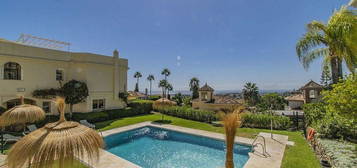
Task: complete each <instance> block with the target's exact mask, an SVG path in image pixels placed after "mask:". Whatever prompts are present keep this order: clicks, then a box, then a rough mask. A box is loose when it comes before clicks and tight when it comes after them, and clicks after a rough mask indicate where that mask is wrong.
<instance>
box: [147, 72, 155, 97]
mask: <svg viewBox="0 0 357 168" xmlns="http://www.w3.org/2000/svg"><path fill="white" fill-rule="evenodd" d="M146 79H147V80H148V81H149V82H150V96H151V85H152V81H153V80H155V77H154V75H152V74H150V75H149V76H148V77H147V78H146Z"/></svg>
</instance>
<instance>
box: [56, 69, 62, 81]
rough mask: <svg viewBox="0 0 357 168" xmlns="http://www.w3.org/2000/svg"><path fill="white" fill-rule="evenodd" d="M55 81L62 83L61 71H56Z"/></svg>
mask: <svg viewBox="0 0 357 168" xmlns="http://www.w3.org/2000/svg"><path fill="white" fill-rule="evenodd" d="M56 81H63V70H60V69H57V70H56Z"/></svg>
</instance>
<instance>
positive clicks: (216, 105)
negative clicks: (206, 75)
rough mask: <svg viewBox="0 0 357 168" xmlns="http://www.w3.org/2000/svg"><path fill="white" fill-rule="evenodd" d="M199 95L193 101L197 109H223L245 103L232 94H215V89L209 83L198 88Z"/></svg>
mask: <svg viewBox="0 0 357 168" xmlns="http://www.w3.org/2000/svg"><path fill="white" fill-rule="evenodd" d="M198 93H199V97H198V98H197V99H195V100H193V101H192V107H193V108H195V109H203V110H211V111H221V110H227V109H232V108H233V107H234V106H237V105H241V104H243V102H242V100H240V99H236V98H234V97H230V96H215V95H214V89H213V88H212V87H210V86H209V85H207V83H206V84H205V85H204V86H203V87H201V88H200V89H199V90H198Z"/></svg>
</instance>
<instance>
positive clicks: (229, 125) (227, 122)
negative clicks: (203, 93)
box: [222, 108, 241, 168]
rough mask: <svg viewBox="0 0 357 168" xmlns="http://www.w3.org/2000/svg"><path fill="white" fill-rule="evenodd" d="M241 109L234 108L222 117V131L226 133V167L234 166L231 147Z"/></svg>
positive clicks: (232, 147) (232, 146)
mask: <svg viewBox="0 0 357 168" xmlns="http://www.w3.org/2000/svg"><path fill="white" fill-rule="evenodd" d="M240 112H241V109H240V108H239V109H237V110H235V111H234V112H233V113H228V114H226V115H224V116H223V117H222V121H223V125H224V131H225V135H226V148H227V149H226V164H225V165H226V168H234V162H233V149H234V138H235V136H236V132H237V128H238V127H239V126H240V124H241V121H240V114H239V113H240Z"/></svg>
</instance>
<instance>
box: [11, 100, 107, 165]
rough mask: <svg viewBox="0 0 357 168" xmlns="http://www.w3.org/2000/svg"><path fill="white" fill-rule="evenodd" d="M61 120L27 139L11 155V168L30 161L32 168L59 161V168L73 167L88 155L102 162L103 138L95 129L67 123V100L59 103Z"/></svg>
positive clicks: (16, 145)
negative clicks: (65, 110)
mask: <svg viewBox="0 0 357 168" xmlns="http://www.w3.org/2000/svg"><path fill="white" fill-rule="evenodd" d="M57 106H58V110H59V112H60V119H59V121H57V122H54V123H49V124H46V125H45V126H44V127H42V128H40V129H38V130H36V131H33V132H32V133H30V134H28V135H26V136H24V137H23V138H22V139H21V140H20V141H18V142H17V143H16V144H14V145H13V146H12V147H11V149H10V152H9V155H8V158H7V163H8V167H9V168H21V167H22V166H24V165H25V164H26V163H29V162H31V164H32V165H31V167H34V168H44V167H52V165H53V164H54V162H55V161H56V162H57V161H58V163H59V167H60V168H63V167H65V166H66V167H70V166H69V164H73V161H74V159H75V158H79V159H81V158H84V156H87V157H88V158H89V159H90V160H97V159H99V151H100V148H101V147H102V146H103V139H102V138H101V136H100V135H99V134H98V133H97V132H96V131H95V130H93V129H91V128H88V127H86V126H83V125H81V124H79V123H77V122H72V121H66V119H65V116H64V109H65V103H64V99H58V100H57Z"/></svg>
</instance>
